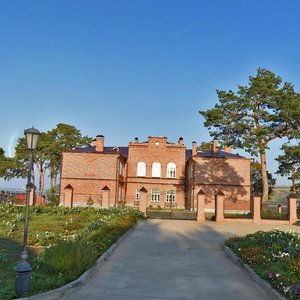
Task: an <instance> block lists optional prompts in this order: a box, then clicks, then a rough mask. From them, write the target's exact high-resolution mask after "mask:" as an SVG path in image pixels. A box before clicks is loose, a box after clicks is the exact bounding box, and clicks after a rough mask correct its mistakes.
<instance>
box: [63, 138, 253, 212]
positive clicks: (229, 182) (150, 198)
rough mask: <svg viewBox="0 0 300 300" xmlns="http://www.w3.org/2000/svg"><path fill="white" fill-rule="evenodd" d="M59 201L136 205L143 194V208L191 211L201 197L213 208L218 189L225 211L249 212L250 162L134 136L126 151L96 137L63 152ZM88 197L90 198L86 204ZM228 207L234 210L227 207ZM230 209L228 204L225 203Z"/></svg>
mask: <svg viewBox="0 0 300 300" xmlns="http://www.w3.org/2000/svg"><path fill="white" fill-rule="evenodd" d="M62 159H63V162H62V176H61V190H60V200H61V205H64V206H85V205H87V203H88V201H90V200H91V199H92V201H93V205H94V206H99V207H110V206H119V205H126V206H137V205H138V203H139V200H140V198H141V190H142V192H143V193H146V198H147V206H153V207H158V206H160V207H166V206H170V205H171V203H172V205H173V206H174V207H177V208H187V209H194V208H196V207H197V206H196V205H195V203H196V201H197V195H198V193H199V191H200V190H201V191H202V193H203V192H204V193H205V195H206V196H205V197H206V198H205V199H206V208H207V209H213V208H214V201H213V200H214V195H215V194H216V193H217V192H218V191H219V190H222V191H223V192H224V194H225V200H227V201H228V203H229V207H228V209H231V208H232V209H234V207H237V206H240V207H238V208H236V209H243V210H248V209H249V203H250V202H249V201H250V160H249V159H246V158H244V157H241V156H239V155H236V154H232V153H231V149H229V148H227V149H225V151H220V150H217V149H216V143H215V142H214V143H212V149H211V150H209V151H203V152H197V151H196V143H193V145H192V150H188V149H186V146H185V145H184V143H183V139H182V138H179V140H178V142H177V143H170V142H168V141H167V138H166V137H149V138H148V140H147V141H144V142H139V140H138V139H137V138H135V140H134V142H130V143H129V145H128V147H106V146H105V145H104V137H103V136H101V135H100V136H97V137H96V139H95V140H94V142H93V144H92V145H91V146H90V147H86V148H80V149H76V150H74V151H69V152H63V154H62ZM88 199H89V200H88ZM230 203H232V205H233V206H232V207H230ZM227 205H228V204H227Z"/></svg>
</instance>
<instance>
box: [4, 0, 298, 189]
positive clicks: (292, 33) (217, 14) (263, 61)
mask: <svg viewBox="0 0 300 300" xmlns="http://www.w3.org/2000/svg"><path fill="white" fill-rule="evenodd" d="M299 15H300V2H299V1H296V0H295V1H290V0H286V1H275V0H272V1H268V0H264V1H256V0H251V1H250V0H249V1H241V0H227V1H224V0H219V1H216V0H215V1H213V0H210V1H201V0H197V1H191V0H182V1H176V0H160V1H158V0H147V1H146V0H135V1H132V0H126V1H124V0H123V1H114V0H110V1H100V0H97V1H92V0H89V1H84V0H81V1H76V0H70V1H67V0H59V1H57V0H51V1H21V0H19V1H3V0H0V101H1V127H0V147H3V148H4V149H5V150H6V154H7V155H13V149H14V146H15V143H16V140H17V138H18V137H20V136H22V135H23V130H24V129H25V128H28V127H31V126H32V125H34V126H35V127H36V128H38V129H39V130H40V131H47V130H50V129H52V128H54V127H55V126H56V124H57V123H60V122H62V123H67V124H71V125H74V126H76V127H77V128H78V129H80V130H81V131H82V133H83V134H87V135H89V136H92V137H94V136H95V135H97V134H103V135H105V141H106V144H107V145H127V143H128V142H129V141H132V140H133V139H134V137H135V136H138V137H139V138H140V139H141V140H143V139H147V137H148V136H149V135H164V136H167V137H168V138H169V141H174V142H176V141H177V140H178V138H179V137H180V136H183V138H184V142H185V144H186V145H187V146H188V147H191V142H192V141H193V140H196V141H197V142H201V141H208V140H210V137H209V134H208V130H207V129H206V128H204V126H203V118H202V117H201V116H200V115H199V114H198V111H199V110H206V109H208V108H211V107H213V105H214V104H215V103H217V101H218V98H217V95H216V92H215V90H216V89H224V90H229V89H232V90H236V86H237V84H246V83H247V82H248V77H249V75H255V74H256V69H257V68H258V67H262V68H267V69H269V70H271V71H273V72H275V73H276V74H278V75H280V76H282V77H283V80H284V81H289V82H292V83H293V84H294V85H295V89H296V90H297V91H300V76H299V73H300V72H299V71H300V60H299V53H300V41H299V38H298V37H299V25H300V19H299ZM280 143H281V141H276V142H273V143H272V144H271V145H270V146H271V148H270V150H269V152H268V153H267V155H268V167H269V169H270V171H272V172H275V171H276V163H274V157H276V156H277V155H278V154H279V153H280V151H279V148H280ZM237 152H239V153H241V154H244V153H243V152H242V151H240V150H238V151H237ZM278 183H279V184H283V183H287V181H286V180H284V179H279V180H278ZM12 185H20V186H22V185H23V182H22V181H11V182H9V183H7V182H5V181H4V180H2V179H1V180H0V187H1V186H2V187H3V186H4V187H5V186H12Z"/></svg>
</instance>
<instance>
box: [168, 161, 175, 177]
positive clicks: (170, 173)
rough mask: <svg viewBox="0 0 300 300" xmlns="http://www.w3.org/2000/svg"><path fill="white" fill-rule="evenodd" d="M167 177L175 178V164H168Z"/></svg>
mask: <svg viewBox="0 0 300 300" xmlns="http://www.w3.org/2000/svg"><path fill="white" fill-rule="evenodd" d="M167 177H168V178H176V164H175V163H173V162H169V163H168V165H167Z"/></svg>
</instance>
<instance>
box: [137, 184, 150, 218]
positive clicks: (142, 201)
mask: <svg viewBox="0 0 300 300" xmlns="http://www.w3.org/2000/svg"><path fill="white" fill-rule="evenodd" d="M140 192H141V199H140V205H139V210H140V211H142V212H143V213H144V215H145V217H147V196H148V191H147V190H146V189H145V188H144V187H142V188H141V189H140Z"/></svg>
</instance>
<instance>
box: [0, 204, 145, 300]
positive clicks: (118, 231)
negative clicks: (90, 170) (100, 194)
mask: <svg viewBox="0 0 300 300" xmlns="http://www.w3.org/2000/svg"><path fill="white" fill-rule="evenodd" d="M24 214H25V209H24V207H17V206H9V205H0V225H1V226H0V237H1V239H0V249H1V250H0V267H1V272H0V299H13V298H14V297H15V292H14V283H15V273H14V271H13V268H14V267H15V265H16V263H17V260H18V257H19V254H20V251H21V247H20V245H21V244H22V241H23V226H21V224H22V225H23V218H24ZM143 218H144V215H143V213H141V212H139V211H137V210H132V209H128V208H122V209H117V208H110V209H89V208H81V207H76V208H64V207H56V206H46V207H41V206H34V207H31V208H30V221H29V237H28V244H29V253H30V255H29V257H30V264H31V266H32V267H33V271H32V273H31V283H30V290H29V295H33V294H37V293H40V292H43V291H47V290H50V289H54V288H57V287H59V286H62V285H64V284H66V283H68V282H70V281H72V280H74V279H75V278H77V277H78V276H80V274H82V273H83V272H84V271H85V270H86V269H87V268H89V267H90V266H91V265H93V264H94V262H95V261H96V259H97V258H98V257H99V256H100V255H101V254H102V253H104V252H105V251H106V249H108V248H109V247H110V246H111V245H112V244H113V243H114V242H115V241H116V240H117V239H118V238H119V237H120V236H121V235H122V234H124V233H125V232H126V231H127V230H128V229H129V228H130V227H132V225H133V224H135V223H136V222H137V221H138V220H139V219H143ZM3 221H4V222H3ZM7 222H9V224H8V225H6V223H7ZM10 226H13V227H14V228H15V229H14V230H13V231H12V232H11V234H10V236H11V238H7V234H8V231H9V228H10ZM2 237H4V238H2ZM15 241H18V244H17V245H15ZM9 245H11V246H9ZM12 245H14V246H12ZM2 249H3V250H2Z"/></svg>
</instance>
